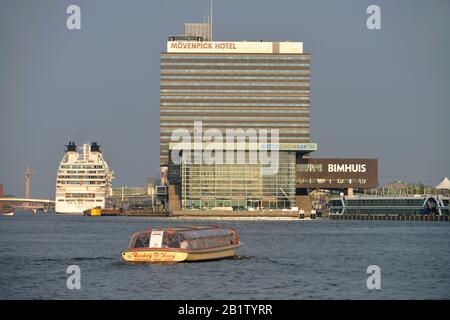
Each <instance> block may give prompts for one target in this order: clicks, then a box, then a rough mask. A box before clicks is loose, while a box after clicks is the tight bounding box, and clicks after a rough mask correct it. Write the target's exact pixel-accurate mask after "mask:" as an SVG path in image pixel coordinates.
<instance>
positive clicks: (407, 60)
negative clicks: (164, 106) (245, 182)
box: [0, 0, 450, 197]
mask: <svg viewBox="0 0 450 320" xmlns="http://www.w3.org/2000/svg"><path fill="white" fill-rule="evenodd" d="M70 4H76V5H79V6H80V7H81V21H82V22H81V27H82V29H81V30H75V31H70V30H68V29H67V28H66V18H67V14H66V8H67V6H68V5H70ZM370 4H377V5H379V6H380V7H381V24H382V30H374V31H372V30H368V29H367V27H366V19H367V16H368V15H367V14H366V8H367V7H368V6H369V5H370ZM208 13H209V1H208V0H140V1H123V0H115V1H112V0H96V1H92V0H86V1H83V0H70V1H67V0H64V1H63V0H52V1H51V0H39V1H37V0H29V1H25V0H1V2H0V183H3V184H4V185H5V188H6V192H7V193H13V194H16V195H23V194H24V189H25V186H24V177H23V171H24V170H25V167H26V166H27V165H29V166H31V167H32V168H33V169H35V171H36V175H35V176H34V177H33V178H32V183H31V187H32V189H31V192H32V195H33V196H36V197H54V187H55V175H56V170H57V166H58V164H59V161H60V160H61V158H62V156H63V154H64V149H65V147H64V145H65V144H67V143H68V141H72V140H73V141H75V142H77V143H78V144H81V143H83V142H90V141H97V142H98V143H99V144H101V145H102V149H103V150H104V155H105V157H106V160H107V161H108V162H109V164H110V166H111V167H112V168H113V169H114V170H115V172H116V179H115V180H114V184H115V185H128V186H135V185H136V186H138V185H144V183H145V177H146V176H147V175H156V174H157V173H158V172H159V54H160V52H161V51H164V50H165V41H166V39H167V36H168V35H171V34H180V33H182V31H183V24H184V22H189V21H190V22H195V21H199V22H201V21H203V16H205V15H207V14H208ZM213 16H214V38H215V40H260V39H264V40H267V41H271V40H281V41H282V40H290V41H304V49H305V51H306V52H309V53H311V74H312V82H311V89H312V98H311V132H312V141H313V142H317V143H318V146H319V151H318V152H316V153H315V156H317V157H374V158H378V159H379V166H380V168H379V174H380V182H381V183H385V182H387V181H390V180H394V179H395V180H397V179H402V180H406V181H412V182H416V181H422V182H425V183H429V184H432V185H434V184H437V183H438V182H440V179H441V178H443V177H444V176H450V160H449V159H450V151H449V138H450V129H449V119H450V36H449V30H450V1H447V0H442V1H437V0H431V1H419V0H418V1H413V0H404V1H394V0H391V1H380V0H371V1H365V0H364V1H357V0H353V1H349V0H347V1H344V0H341V1H334V0H329V1H318V0H308V1H306V0H305V1H299V0H277V1H274V0H216V1H215V3H214V14H213Z"/></svg>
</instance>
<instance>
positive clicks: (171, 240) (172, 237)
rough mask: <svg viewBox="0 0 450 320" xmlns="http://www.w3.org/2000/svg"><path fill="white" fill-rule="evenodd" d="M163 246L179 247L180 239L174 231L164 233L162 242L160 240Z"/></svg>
mask: <svg viewBox="0 0 450 320" xmlns="http://www.w3.org/2000/svg"><path fill="white" fill-rule="evenodd" d="M162 247H163V248H179V247H180V241H179V239H178V235H177V234H175V233H167V232H165V233H164V237H163V242H162Z"/></svg>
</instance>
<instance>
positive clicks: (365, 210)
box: [329, 195, 450, 216]
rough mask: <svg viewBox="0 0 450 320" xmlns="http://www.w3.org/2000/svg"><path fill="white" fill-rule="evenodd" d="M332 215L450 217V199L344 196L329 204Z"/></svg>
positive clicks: (429, 196) (436, 197)
mask: <svg viewBox="0 0 450 320" xmlns="http://www.w3.org/2000/svg"><path fill="white" fill-rule="evenodd" d="M329 206H330V213H331V214H342V215H346V214H359V215H365V214H366V215H371V214H375V215H376V214H397V215H398V214H402V215H414V214H416V215H428V214H431V215H440V216H441V215H449V214H450V206H449V198H448V197H444V196H440V195H439V196H433V195H414V196H390V197H388V196H373V195H358V196H352V197H348V196H343V195H341V196H340V197H339V198H332V199H331V200H330V202H329Z"/></svg>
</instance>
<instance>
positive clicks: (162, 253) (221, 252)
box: [122, 246, 239, 263]
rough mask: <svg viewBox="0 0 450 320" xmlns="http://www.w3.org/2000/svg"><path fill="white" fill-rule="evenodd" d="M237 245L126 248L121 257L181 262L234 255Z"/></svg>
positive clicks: (135, 260) (127, 259) (131, 259)
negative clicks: (146, 248)
mask: <svg viewBox="0 0 450 320" xmlns="http://www.w3.org/2000/svg"><path fill="white" fill-rule="evenodd" d="M238 248H239V246H231V247H224V248H216V249H208V250H198V251H196V250H170V249H163V250H162V249H153V250H152V249H149V250H126V251H124V252H122V258H123V259H124V260H125V261H127V262H151V263H159V262H169V263H175V262H182V261H207V260H217V259H225V258H231V257H233V256H235V255H236V250H237V249H238Z"/></svg>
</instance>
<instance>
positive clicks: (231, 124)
mask: <svg viewBox="0 0 450 320" xmlns="http://www.w3.org/2000/svg"><path fill="white" fill-rule="evenodd" d="M186 120H188V119H186ZM195 120H200V119H198V118H195ZM225 121H226V119H223V120H221V122H214V123H211V122H209V123H203V128H204V129H205V130H206V129H207V128H208V127H211V128H216V127H219V126H220V127H233V128H234V127H236V126H239V125H240V124H241V123H240V122H233V120H231V119H229V120H228V121H229V122H225ZM181 126H192V121H189V122H179V121H175V120H172V121H167V122H165V121H161V128H163V127H181ZM242 127H245V128H249V127H260V128H265V127H270V128H285V127H296V128H297V127H309V123H300V122H297V123H284V122H283V123H280V122H275V121H274V122H270V123H267V122H260V123H258V122H254V123H244V124H242ZM298 130H300V131H298ZM298 130H289V131H291V132H306V131H305V129H298ZM284 131H285V130H284ZM161 132H171V130H168V131H167V130H166V131H161Z"/></svg>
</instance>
